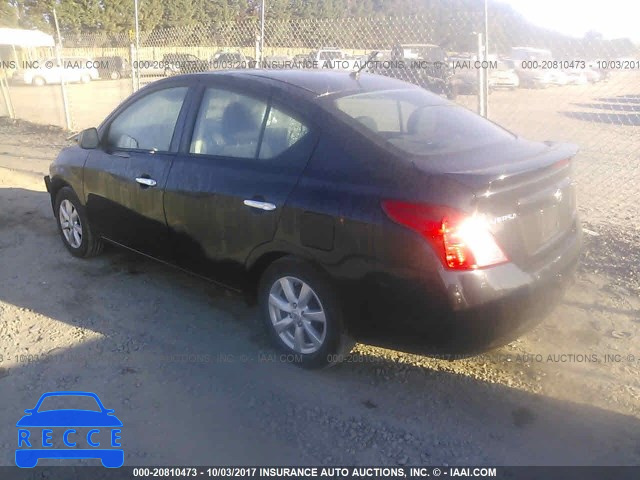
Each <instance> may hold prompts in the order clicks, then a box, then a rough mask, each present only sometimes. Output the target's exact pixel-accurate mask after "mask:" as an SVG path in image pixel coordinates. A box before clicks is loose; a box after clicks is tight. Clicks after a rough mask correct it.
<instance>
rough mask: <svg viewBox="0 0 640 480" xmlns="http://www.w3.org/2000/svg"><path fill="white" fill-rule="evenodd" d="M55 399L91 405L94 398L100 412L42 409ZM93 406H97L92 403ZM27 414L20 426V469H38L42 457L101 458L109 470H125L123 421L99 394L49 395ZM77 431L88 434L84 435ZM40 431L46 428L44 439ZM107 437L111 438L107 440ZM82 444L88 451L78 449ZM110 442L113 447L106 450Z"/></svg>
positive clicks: (66, 393) (17, 458)
mask: <svg viewBox="0 0 640 480" xmlns="http://www.w3.org/2000/svg"><path fill="white" fill-rule="evenodd" d="M51 397H54V398H55V397H67V398H61V399H55V400H56V402H60V401H65V402H67V401H69V402H71V401H73V399H75V400H78V397H81V398H80V399H82V400H84V401H89V402H91V398H92V399H93V400H95V403H96V404H97V407H98V408H99V411H98V409H96V410H85V409H60V408H58V409H54V410H44V409H41V406H42V402H43V401H45V400H46V399H48V398H51ZM87 397H89V398H87ZM49 403H51V401H49ZM91 405H93V403H92V402H91ZM24 412H25V413H26V415H25V416H24V417H22V418H21V419H20V420H19V421H18V423H16V427H18V449H16V465H17V466H18V467H22V468H32V467H35V466H36V465H37V463H38V460H39V459H41V458H55V459H81V458H99V459H100V460H101V461H102V465H104V466H105V467H108V468H117V467H121V466H122V464H123V463H124V450H123V449H122V448H119V447H121V445H120V442H119V440H120V438H121V437H120V433H121V429H120V427H122V422H121V421H120V420H119V419H118V417H116V416H115V415H114V410H111V409H107V408H105V407H104V405H102V402H101V401H100V398H98V396H97V395H96V394H95V393H91V392H49V393H45V394H44V395H42V396H41V397H40V400H38V403H37V404H36V406H35V407H34V408H31V409H27V410H25V411H24ZM76 428H80V429H82V430H88V431H87V433H86V435H83V433H82V432H79V431H78V430H76ZM35 429H37V432H36V430H35ZM40 429H42V430H41V436H40V435H38V433H39V432H40ZM62 432H64V433H62ZM105 435H107V437H106V438H105ZM54 437H55V438H54ZM85 440H86V441H85ZM78 443H83V444H85V445H83V447H84V446H86V447H87V448H81V447H78ZM106 443H108V446H109V447H110V448H105V446H106V445H105V444H106ZM60 447H64V448H60Z"/></svg>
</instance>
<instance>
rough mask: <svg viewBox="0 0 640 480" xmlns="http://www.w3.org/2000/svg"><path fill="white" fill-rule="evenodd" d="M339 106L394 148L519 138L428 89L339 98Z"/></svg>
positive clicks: (456, 146) (434, 149)
mask: <svg viewBox="0 0 640 480" xmlns="http://www.w3.org/2000/svg"><path fill="white" fill-rule="evenodd" d="M335 106H336V107H337V109H338V110H340V111H341V112H343V113H345V114H347V115H348V116H349V117H351V119H353V120H355V121H356V122H358V123H359V126H364V127H365V128H366V129H367V130H368V131H369V132H371V133H373V135H374V136H376V137H378V138H380V139H383V140H384V141H385V142H386V143H387V144H388V145H389V146H392V147H396V148H397V149H399V150H401V151H402V152H405V153H408V154H411V155H431V154H441V153H449V152H455V151H462V150H469V149H474V148H478V147H484V146H488V145H492V144H496V143H500V142H503V141H505V140H509V139H513V138H515V137H514V135H513V134H511V133H509V132H508V131H507V130H504V129H503V128H500V127H499V126H497V125H495V124H494V123H492V122H490V121H488V120H486V119H484V118H482V117H480V116H479V115H476V114H475V113H472V112H471V111H469V110H467V109H466V108H463V107H460V106H456V105H454V104H451V103H448V102H445V101H444V100H442V99H440V98H439V97H436V96H434V94H432V93H429V92H427V91H426V90H423V89H418V88H416V89H406V90H384V91H375V92H367V93H358V94H355V95H347V96H343V97H339V98H337V99H336V100H335Z"/></svg>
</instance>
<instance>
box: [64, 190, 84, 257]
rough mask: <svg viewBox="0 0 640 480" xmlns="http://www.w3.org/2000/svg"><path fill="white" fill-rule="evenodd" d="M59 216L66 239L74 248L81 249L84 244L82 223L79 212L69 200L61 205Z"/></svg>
mask: <svg viewBox="0 0 640 480" xmlns="http://www.w3.org/2000/svg"><path fill="white" fill-rule="evenodd" d="M58 216H59V218H60V228H61V229H62V234H63V235H64V239H65V240H66V242H67V243H68V244H69V246H71V247H72V248H80V245H81V244H82V223H81V222H80V215H79V214H78V210H77V209H76V207H75V206H74V205H73V203H71V202H70V201H69V200H67V199H65V200H63V201H62V202H61V203H60V209H59V213H58Z"/></svg>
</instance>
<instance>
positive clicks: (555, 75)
mask: <svg viewBox="0 0 640 480" xmlns="http://www.w3.org/2000/svg"><path fill="white" fill-rule="evenodd" d="M547 75H548V78H549V84H550V85H558V86H562V85H567V84H568V83H569V77H568V76H567V74H566V73H564V72H563V71H562V70H549V71H548V72H547Z"/></svg>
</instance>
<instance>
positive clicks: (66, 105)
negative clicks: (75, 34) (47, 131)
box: [53, 8, 71, 130]
mask: <svg viewBox="0 0 640 480" xmlns="http://www.w3.org/2000/svg"><path fill="white" fill-rule="evenodd" d="M53 20H54V22H55V24H56V33H57V35H58V48H56V61H57V62H58V68H62V70H61V72H60V90H61V91H62V107H63V108H64V119H65V122H66V125H67V130H71V116H70V115H69V103H68V102H67V89H66V88H65V86H64V64H63V63H62V58H61V56H60V52H61V50H62V37H61V36H60V26H59V25H58V16H57V15H56V9H55V8H54V9H53Z"/></svg>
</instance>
